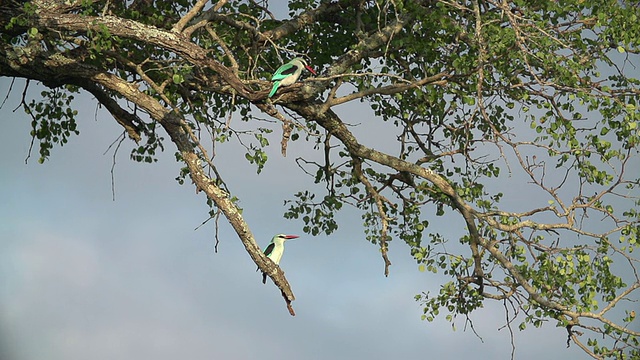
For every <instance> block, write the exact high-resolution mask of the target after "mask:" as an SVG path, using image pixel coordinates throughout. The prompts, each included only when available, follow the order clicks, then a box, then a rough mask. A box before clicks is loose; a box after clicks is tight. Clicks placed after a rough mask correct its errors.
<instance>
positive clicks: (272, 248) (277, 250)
mask: <svg viewBox="0 0 640 360" xmlns="http://www.w3.org/2000/svg"><path fill="white" fill-rule="evenodd" d="M296 238H299V236H298V235H285V234H278V235H276V236H274V237H273V239H271V242H270V243H269V245H267V247H266V248H265V249H264V254H265V255H267V257H268V258H269V259H271V261H273V262H274V263H275V264H276V265H278V264H280V259H282V254H283V253H284V242H285V241H287V240H291V239H296ZM262 283H263V284H266V283H267V273H264V272H263V273H262Z"/></svg>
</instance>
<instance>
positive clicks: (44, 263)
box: [0, 78, 585, 360]
mask: <svg viewBox="0 0 640 360" xmlns="http://www.w3.org/2000/svg"><path fill="white" fill-rule="evenodd" d="M10 81H11V79H8V78H0V98H3V99H4V97H5V96H6V95H7V92H8V89H9V84H10ZM23 84H24V83H23V82H21V81H17V82H16V84H14V86H13V90H12V91H11V92H10V93H9V94H8V98H7V100H6V102H5V104H4V106H3V107H2V108H1V109H0V126H1V127H2V132H1V134H0V359H3V360H36V359H48V360H63V359H64V360H76V359H77V360H80V359H82V360H84V359H96V360H100V359H125V360H126V359H155V360H163V359H176V358H185V359H187V358H188V359H193V360H197V359H256V358H260V359H263V360H271V359H273V360H275V359H278V360H289V359H338V360H339V359H365V358H366V359H389V358H396V359H402V358H418V357H426V358H434V359H453V358H456V359H457V358H463V357H474V358H480V359H507V358H509V357H510V356H511V351H512V348H511V344H510V341H509V338H510V334H509V332H508V330H507V329H505V328H502V327H503V325H504V323H505V321H504V320H505V315H504V311H503V308H502V305H501V304H498V303H492V302H489V301H487V303H486V307H485V308H484V309H482V310H480V311H477V312H476V313H474V314H473V315H472V320H473V321H474V327H475V330H476V331H477V333H478V335H479V336H480V337H481V338H479V337H478V336H476V335H474V333H473V332H472V331H471V330H470V329H469V328H466V329H465V323H464V320H463V319H462V318H460V319H457V320H456V321H455V323H454V324H455V325H456V329H455V330H454V329H452V326H451V324H450V323H448V322H446V321H444V320H443V319H442V318H439V319H437V320H436V321H434V322H431V323H430V322H426V321H421V320H420V316H421V315H422V309H421V307H420V304H419V303H417V302H416V301H415V300H414V296H415V295H416V294H419V293H421V292H429V291H430V292H437V291H438V284H439V283H440V282H441V281H443V280H444V278H443V277H440V276H438V275H433V274H431V273H421V272H419V271H418V269H417V265H416V263H415V261H414V260H413V259H412V258H411V256H410V255H409V252H408V248H407V247H406V246H404V245H402V244H400V243H399V242H396V243H392V245H391V252H390V258H391V261H392V262H393V265H392V266H391V268H390V271H391V273H390V276H389V277H388V278H385V277H384V275H383V270H384V265H383V262H382V260H381V258H380V256H379V251H378V249H377V247H376V246H374V245H372V244H370V243H368V242H367V241H366V240H365V239H364V238H365V235H364V234H363V230H362V227H361V225H360V224H361V221H360V218H359V215H358V214H357V213H355V212H353V211H349V210H347V211H343V212H341V213H340V214H339V216H338V221H339V225H340V228H339V230H338V231H337V232H336V233H334V234H332V235H331V236H318V237H311V236H308V235H304V234H303V233H302V231H301V228H302V223H301V222H296V221H290V220H286V219H284V218H283V217H282V214H283V212H284V211H285V207H284V205H283V201H284V200H285V199H291V198H292V193H293V192H294V191H297V190H302V189H304V188H305V186H307V182H308V179H307V178H305V177H304V176H303V174H302V172H301V171H299V170H297V167H296V166H295V157H296V156H295V154H296V152H300V151H303V150H304V149H303V146H304V143H303V142H301V141H299V142H296V143H291V144H290V146H289V156H288V157H286V158H285V157H282V156H281V155H280V148H279V139H278V138H277V137H278V136H279V132H278V131H275V133H274V139H273V141H272V145H271V146H270V148H269V155H270V157H269V162H268V163H267V167H266V168H265V170H264V171H263V173H262V174H261V175H260V176H259V177H258V176H255V167H253V166H252V165H249V164H247V162H246V161H245V160H244V156H243V155H244V154H243V153H242V152H239V151H237V149H236V150H232V149H230V150H225V149H224V148H222V149H219V152H218V159H220V160H218V161H220V163H221V164H222V165H223V167H224V168H225V174H224V177H225V179H226V180H227V182H228V184H229V186H230V187H231V189H232V191H233V192H234V193H235V194H236V195H237V196H239V197H240V198H241V203H240V204H241V206H242V207H243V208H244V215H245V218H246V220H247V222H248V223H249V225H250V227H251V230H252V231H253V233H254V235H256V238H257V241H258V242H259V243H260V245H261V246H264V245H266V244H267V243H268V242H269V240H270V238H271V237H272V236H273V235H274V234H277V233H288V234H298V235H301V238H300V239H299V240H296V241H292V242H290V243H287V246H286V252H285V254H284V257H283V259H282V262H281V266H282V269H283V270H284V271H285V272H286V275H287V278H288V280H289V282H290V284H291V286H292V289H293V291H294V293H295V295H296V301H294V302H293V307H294V309H295V311H296V314H297V315H296V316H295V317H292V316H290V315H289V313H288V311H287V309H286V306H285V303H284V301H283V299H282V297H281V295H280V291H279V290H278V289H277V288H276V287H275V286H274V285H273V284H272V283H271V282H270V281H268V282H267V284H266V285H263V284H262V282H261V276H260V274H259V273H256V272H255V265H254V264H253V263H252V262H251V260H250V258H249V256H248V254H246V252H245V251H244V248H243V247H242V244H241V242H240V240H239V239H238V237H237V235H235V233H234V232H233V231H232V229H231V228H230V226H229V225H228V224H226V223H225V221H224V219H221V220H220V234H219V238H220V244H219V246H218V252H217V253H216V252H215V251H214V245H215V239H214V226H213V223H211V222H210V223H208V224H206V225H204V226H202V227H200V228H199V229H198V230H195V228H197V227H198V226H199V225H200V224H201V223H202V222H203V221H204V220H206V217H207V211H208V208H207V206H206V204H205V198H204V195H203V194H202V193H201V194H196V193H195V191H194V187H193V186H192V185H191V184H190V183H189V182H188V181H187V182H186V183H185V185H182V186H180V185H179V184H178V183H177V182H176V180H175V178H176V176H177V175H178V173H179V169H180V164H178V163H176V161H175V158H174V155H173V154H174V151H175V149H174V148H173V147H172V144H170V143H166V150H165V152H163V153H161V154H160V156H159V161H158V162H157V163H154V164H140V163H135V162H133V161H130V160H129V159H128V157H129V151H130V149H131V147H132V146H133V144H132V143H131V142H130V141H126V142H125V143H124V144H123V145H122V148H121V149H120V151H119V152H118V153H117V154H116V156H115V158H116V165H115V168H114V190H115V200H114V199H113V198H112V179H111V168H112V164H113V156H114V154H113V149H112V150H110V151H108V149H109V146H110V144H111V143H112V142H113V141H114V140H115V139H117V138H118V136H119V135H120V134H121V132H122V129H121V128H119V126H118V125H117V124H116V123H115V121H114V120H113V119H112V118H111V117H109V116H108V114H107V113H106V112H104V111H102V110H99V109H97V108H96V106H95V103H94V101H93V100H92V98H91V97H89V96H86V95H85V96H82V97H80V98H79V99H77V101H76V102H75V104H76V107H77V109H78V110H79V115H78V118H77V119H78V123H79V124H78V125H79V130H80V136H74V137H73V138H71V139H70V141H69V143H68V144H66V145H65V146H64V147H55V148H54V149H53V151H52V155H51V158H50V160H48V161H47V162H45V163H44V164H42V165H40V164H38V162H37V158H38V154H37V148H35V149H34V153H33V154H32V156H31V158H30V159H29V161H28V163H26V164H25V159H26V158H27V155H28V149H29V144H30V137H29V130H30V129H29V123H30V119H29V117H28V116H27V115H25V114H24V113H23V111H22V110H21V109H18V110H16V111H14V109H16V108H17V107H18V106H19V102H20V95H21V93H22V91H23ZM39 92H40V88H38V86H37V85H36V84H32V86H31V87H30V88H29V90H28V96H29V98H32V97H34V98H37V97H38V96H39ZM347 111H348V110H347ZM347 115H349V114H347ZM352 115H353V114H352ZM275 128H276V129H277V128H278V126H277V125H275ZM285 169H286V171H284V170H285ZM445 229H446V226H445ZM445 231H447V230H445ZM450 231H455V229H451V230H450ZM515 345H516V350H515V358H516V359H538V358H559V357H562V358H564V359H583V358H585V354H584V353H582V352H581V351H580V350H579V349H578V348H577V346H575V345H573V346H571V347H570V348H568V349H567V348H566V331H565V330H564V329H563V328H556V327H555V326H554V324H547V325H545V326H544V327H543V328H542V329H533V328H531V327H529V328H528V329H527V331H525V332H517V330H516V333H515ZM541 345H543V346H541Z"/></svg>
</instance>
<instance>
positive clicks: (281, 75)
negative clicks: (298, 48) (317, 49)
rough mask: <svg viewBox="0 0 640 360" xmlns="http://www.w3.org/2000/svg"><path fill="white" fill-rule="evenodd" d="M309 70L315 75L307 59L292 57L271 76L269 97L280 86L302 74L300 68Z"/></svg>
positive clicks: (290, 82) (288, 83) (287, 84)
mask: <svg viewBox="0 0 640 360" xmlns="http://www.w3.org/2000/svg"><path fill="white" fill-rule="evenodd" d="M305 68H306V69H307V70H309V71H310V72H311V73H312V74H313V75H317V74H316V72H315V71H313V69H312V68H311V66H309V65H308V64H307V61H306V60H305V59H303V58H300V57H297V58H294V59H292V60H291V61H289V62H288V63H286V64H283V65H282V66H280V67H279V68H278V70H276V72H275V73H274V74H273V76H271V81H273V87H272V88H271V92H270V93H269V97H272V96H273V94H275V93H276V91H278V88H279V87H280V86H289V85H291V84H293V83H295V82H296V81H298V78H299V77H300V74H302V70H304V69H305Z"/></svg>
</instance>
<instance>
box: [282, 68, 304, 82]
mask: <svg viewBox="0 0 640 360" xmlns="http://www.w3.org/2000/svg"><path fill="white" fill-rule="evenodd" d="M301 73H302V70H300V69H298V70H296V72H294V73H293V74H291V75H289V76H287V77H286V78H284V79H282V80H281V81H280V86H289V85H291V84H293V83H295V82H296V81H298V78H299V77H300V74H301Z"/></svg>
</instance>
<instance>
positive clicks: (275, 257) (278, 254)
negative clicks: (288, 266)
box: [269, 244, 284, 265]
mask: <svg viewBox="0 0 640 360" xmlns="http://www.w3.org/2000/svg"><path fill="white" fill-rule="evenodd" d="M282 254H284V245H279V244H275V246H274V247H273V250H272V251H271V254H269V259H271V261H273V262H274V263H276V265H279V264H280V259H282Z"/></svg>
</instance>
